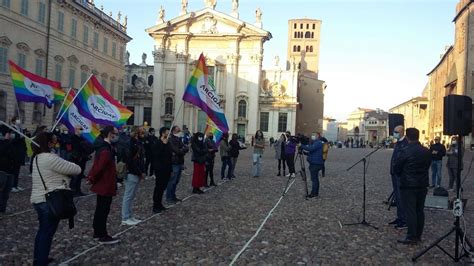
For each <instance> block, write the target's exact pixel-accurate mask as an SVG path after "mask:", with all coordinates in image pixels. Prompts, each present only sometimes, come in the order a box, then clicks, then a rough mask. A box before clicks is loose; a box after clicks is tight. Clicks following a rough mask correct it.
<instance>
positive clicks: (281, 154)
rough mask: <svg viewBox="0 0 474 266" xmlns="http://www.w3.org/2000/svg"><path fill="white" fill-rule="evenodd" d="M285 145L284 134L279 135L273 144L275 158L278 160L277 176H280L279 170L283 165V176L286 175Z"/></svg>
mask: <svg viewBox="0 0 474 266" xmlns="http://www.w3.org/2000/svg"><path fill="white" fill-rule="evenodd" d="M285 143H286V134H281V136H280V138H279V139H278V140H277V141H276V142H275V145H274V147H275V158H276V159H277V160H278V174H277V176H281V175H282V172H281V168H282V165H283V176H285V175H286V161H285Z"/></svg>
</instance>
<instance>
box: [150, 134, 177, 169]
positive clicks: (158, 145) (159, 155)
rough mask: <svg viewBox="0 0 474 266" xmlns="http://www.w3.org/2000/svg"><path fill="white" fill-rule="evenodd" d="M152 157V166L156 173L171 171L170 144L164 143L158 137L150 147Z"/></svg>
mask: <svg viewBox="0 0 474 266" xmlns="http://www.w3.org/2000/svg"><path fill="white" fill-rule="evenodd" d="M152 152H153V153H152V157H153V167H154V168H155V172H156V173H158V174H159V173H164V172H168V173H171V171H172V169H173V168H172V160H171V157H172V153H173V152H172V151H171V145H170V143H169V142H168V143H167V144H164V143H163V142H162V141H161V140H160V139H158V140H157V141H156V142H155V143H154V145H153V147H152Z"/></svg>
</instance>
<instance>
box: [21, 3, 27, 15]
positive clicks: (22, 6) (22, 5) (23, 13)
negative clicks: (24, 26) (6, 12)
mask: <svg viewBox="0 0 474 266" xmlns="http://www.w3.org/2000/svg"><path fill="white" fill-rule="evenodd" d="M20 13H21V14H22V15H25V16H28V0H21V9H20Z"/></svg>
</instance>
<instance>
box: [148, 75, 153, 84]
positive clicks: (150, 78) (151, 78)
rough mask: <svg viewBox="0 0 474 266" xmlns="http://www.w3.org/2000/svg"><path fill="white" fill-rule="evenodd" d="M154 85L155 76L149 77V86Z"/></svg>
mask: <svg viewBox="0 0 474 266" xmlns="http://www.w3.org/2000/svg"><path fill="white" fill-rule="evenodd" d="M151 85H153V75H150V76H148V86H151Z"/></svg>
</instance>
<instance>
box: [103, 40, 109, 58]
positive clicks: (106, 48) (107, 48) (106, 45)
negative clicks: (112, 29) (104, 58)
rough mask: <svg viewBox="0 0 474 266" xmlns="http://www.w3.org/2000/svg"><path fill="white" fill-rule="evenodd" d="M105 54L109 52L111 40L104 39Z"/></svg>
mask: <svg viewBox="0 0 474 266" xmlns="http://www.w3.org/2000/svg"><path fill="white" fill-rule="evenodd" d="M103 50H104V54H107V53H108V52H109V39H107V38H105V37H104V48H103Z"/></svg>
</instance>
